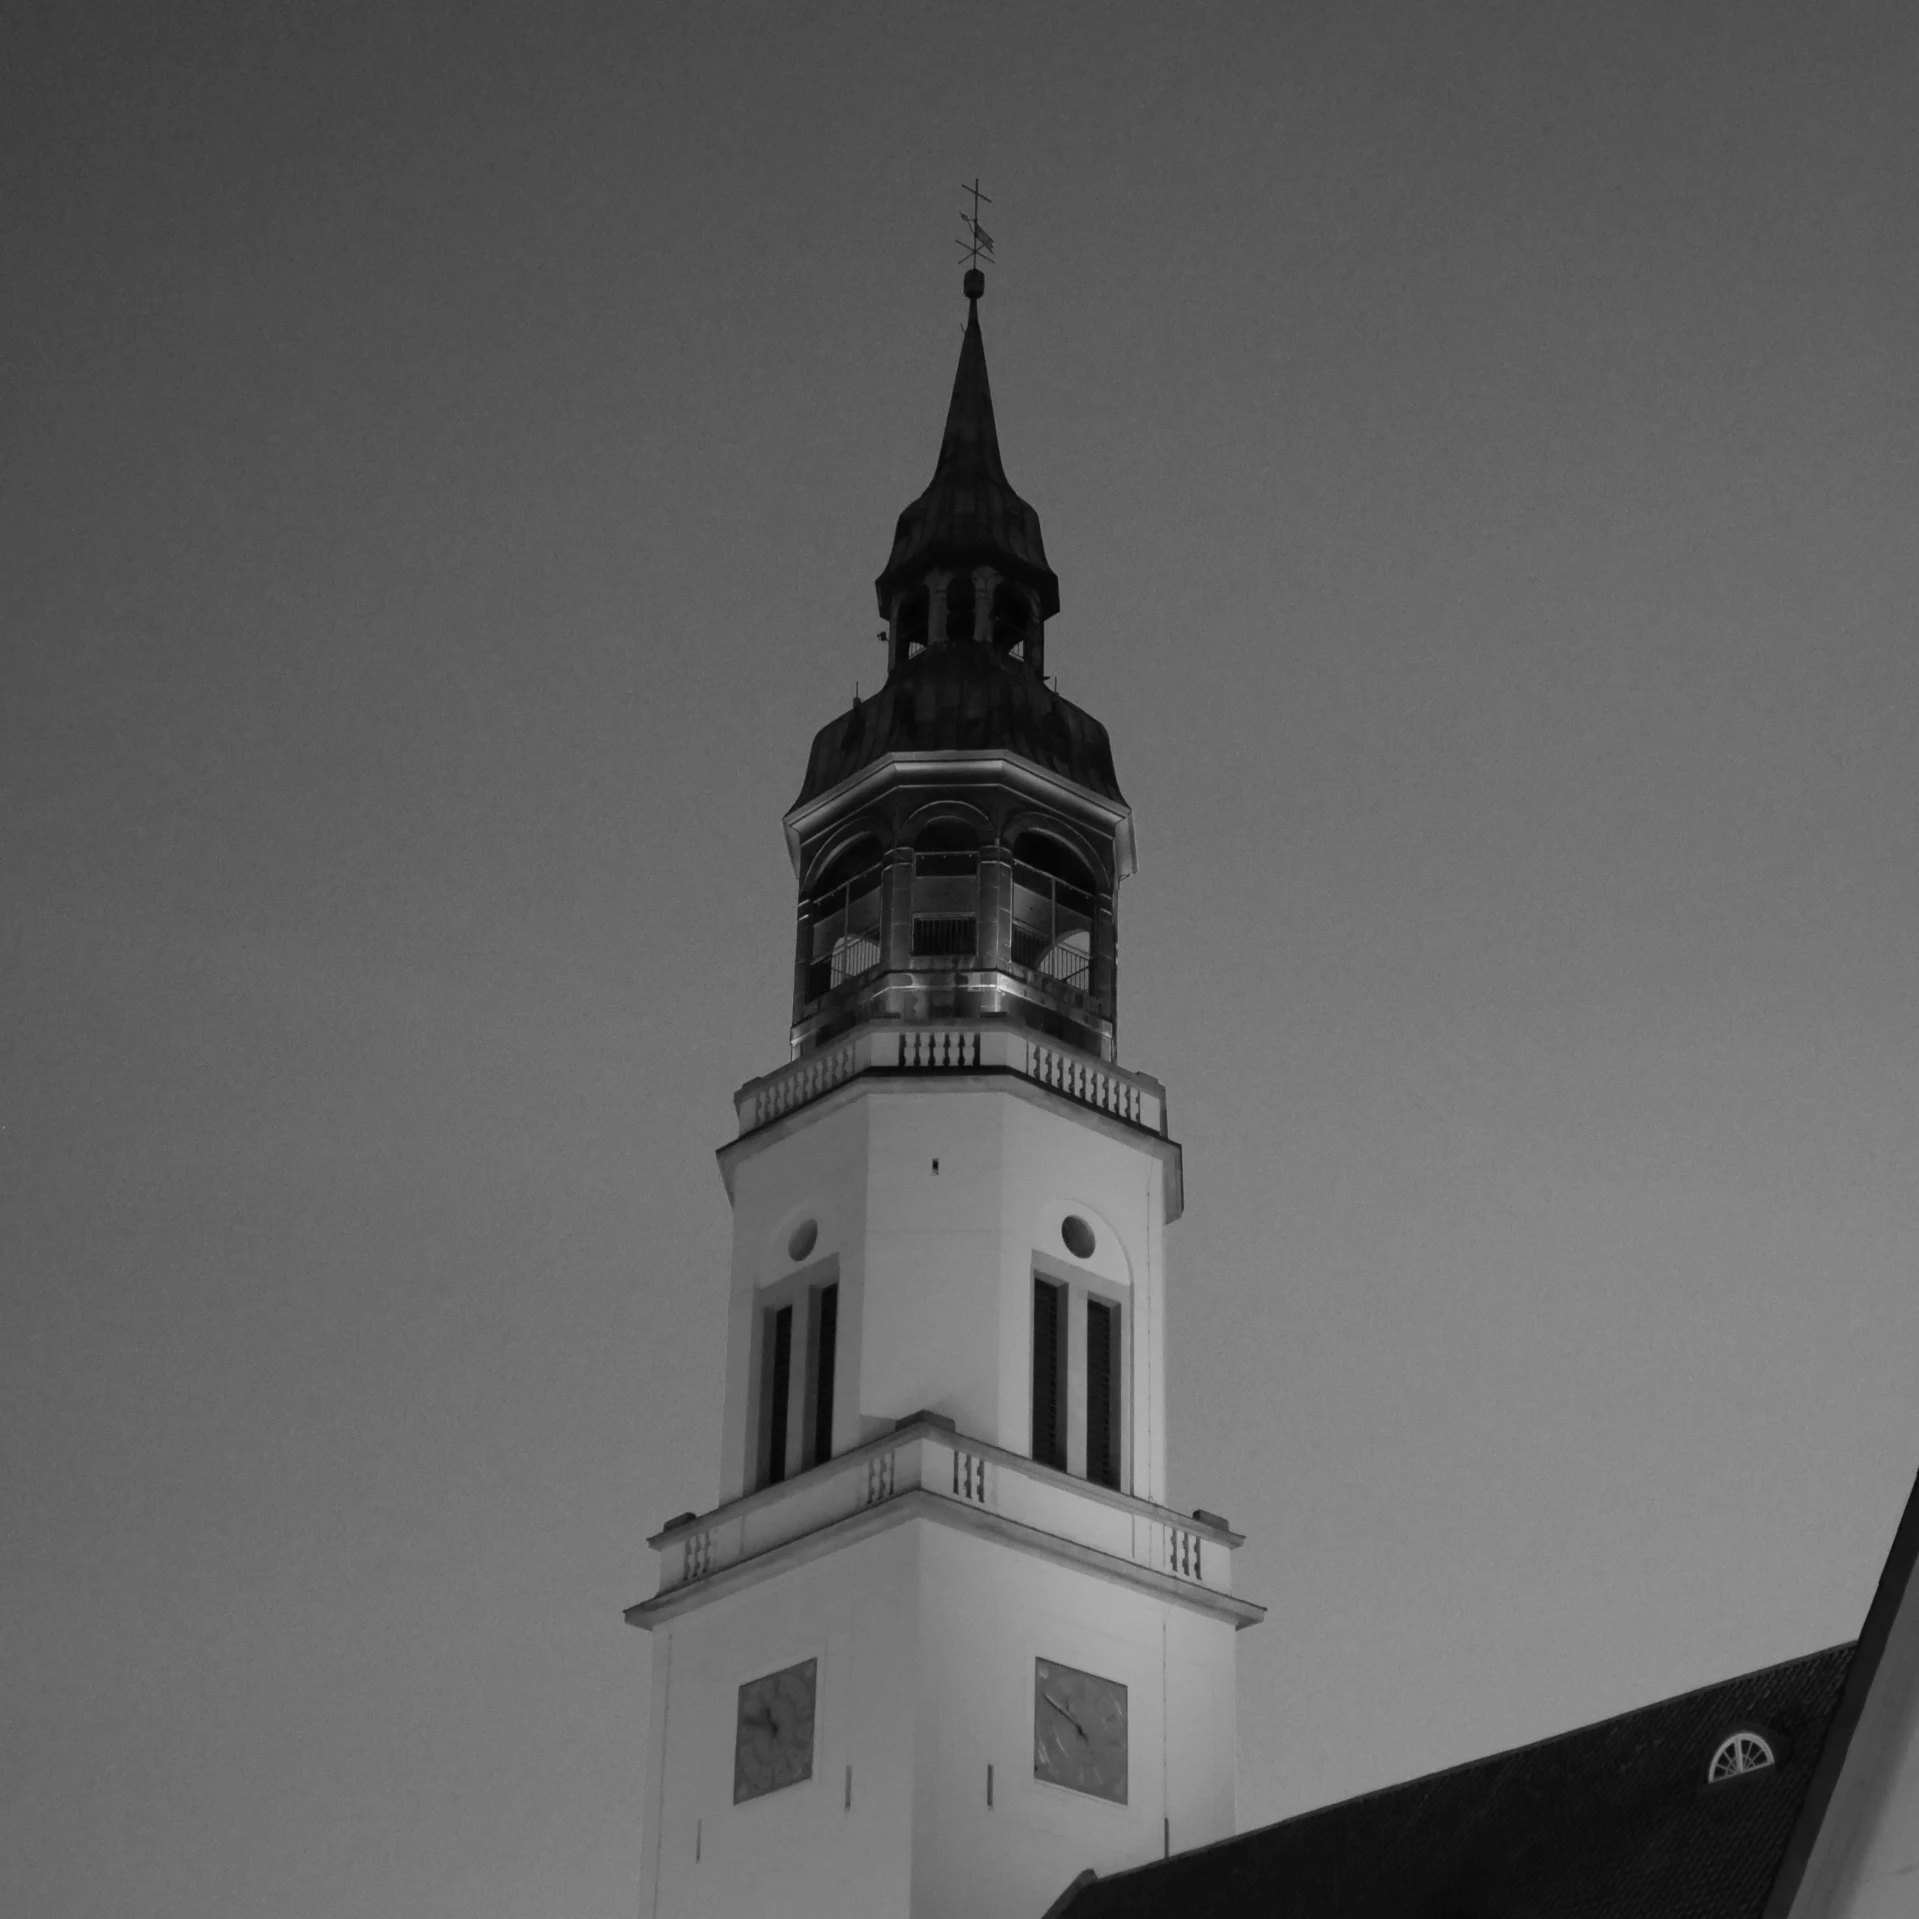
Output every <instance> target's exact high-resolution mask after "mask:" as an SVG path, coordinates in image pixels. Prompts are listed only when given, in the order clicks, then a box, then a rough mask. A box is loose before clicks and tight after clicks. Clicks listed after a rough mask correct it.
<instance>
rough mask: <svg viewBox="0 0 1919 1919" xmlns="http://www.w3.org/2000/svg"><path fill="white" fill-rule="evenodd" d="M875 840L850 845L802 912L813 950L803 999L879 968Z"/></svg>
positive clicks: (878, 864) (880, 866) (878, 865)
mask: <svg viewBox="0 0 1919 1919" xmlns="http://www.w3.org/2000/svg"><path fill="white" fill-rule="evenodd" d="M884 870H885V868H884V865H883V863H882V861H881V858H880V847H879V842H878V841H877V840H861V841H860V842H859V843H858V844H857V845H856V846H852V847H849V848H848V849H847V851H846V852H844V853H842V854H841V855H840V857H839V858H838V859H836V860H835V861H834V862H833V864H832V866H831V867H830V868H829V869H828V871H827V873H826V875H825V878H824V881H823V883H822V884H821V886H820V889H819V891H818V892H816V893H815V894H814V895H813V898H812V900H811V901H810V903H809V905H808V908H807V917H808V919H809V920H810V921H811V922H812V929H813V938H812V952H811V957H810V960H809V963H808V965H807V969H806V997H807V998H808V999H809V1000H815V999H818V998H819V997H820V995H821V994H822V993H830V992H831V991H832V990H833V989H834V987H836V986H844V985H845V984H846V983H847V982H848V981H849V980H856V979H859V978H860V977H861V976H862V975H863V974H866V973H870V972H872V970H873V969H874V968H875V967H876V966H878V965H879V963H880V960H881V957H882V952H881V946H880V880H881V877H882V874H883V873H884Z"/></svg>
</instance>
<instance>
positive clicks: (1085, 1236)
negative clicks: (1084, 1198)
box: [1059, 1213, 1099, 1259]
mask: <svg viewBox="0 0 1919 1919" xmlns="http://www.w3.org/2000/svg"><path fill="white" fill-rule="evenodd" d="M1059 1236H1060V1238H1061V1239H1063V1240H1064V1241H1065V1242H1066V1250H1067V1251H1068V1252H1069V1253H1071V1254H1072V1256H1073V1257H1074V1258H1075V1259H1091V1258H1092V1256H1093V1248H1094V1247H1095V1246H1097V1245H1098V1244H1099V1241H1098V1239H1097V1238H1096V1237H1095V1236H1094V1233H1093V1229H1092V1228H1091V1227H1090V1226H1089V1225H1087V1223H1086V1222H1085V1221H1084V1220H1083V1219H1081V1218H1080V1216H1079V1215H1078V1214H1077V1213H1068V1214H1067V1215H1066V1217H1065V1218H1064V1219H1063V1220H1061V1221H1060V1227H1059Z"/></svg>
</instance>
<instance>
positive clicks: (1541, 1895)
mask: <svg viewBox="0 0 1919 1919" xmlns="http://www.w3.org/2000/svg"><path fill="white" fill-rule="evenodd" d="M1852 1653H1853V1648H1852V1647H1850V1646H1835V1647H1833V1648H1832V1649H1831V1650H1829V1651H1827V1652H1821V1653H1814V1654H1812V1655H1811V1656H1810V1657H1809V1658H1805V1659H1795V1660H1791V1661H1789V1662H1788V1663H1787V1664H1785V1665H1783V1666H1771V1667H1768V1668H1766V1669H1765V1670H1764V1671H1762V1672H1753V1673H1746V1674H1744V1675H1742V1676H1741V1677H1740V1678H1737V1679H1728V1680H1723V1681H1722V1682H1721V1683H1720V1684H1718V1685H1716V1686H1707V1687H1704V1688H1703V1689H1702V1690H1700V1691H1698V1692H1690V1693H1684V1694H1681V1695H1680V1697H1679V1698H1677V1699H1663V1700H1661V1701H1660V1702H1659V1703H1658V1704H1657V1705H1652V1706H1642V1707H1641V1708H1640V1709H1639V1710H1638V1711H1637V1712H1629V1713H1625V1714H1623V1715H1621V1717H1619V1718H1617V1719H1608V1720H1605V1721H1603V1722H1602V1723H1600V1724H1599V1725H1596V1726H1585V1727H1582V1728H1581V1729H1580V1730H1579V1731H1577V1732H1568V1733H1562V1734H1560V1735H1559V1737H1557V1738H1556V1739H1546V1740H1542V1741H1541V1742H1540V1743H1539V1744H1538V1745H1536V1746H1522V1747H1521V1748H1520V1749H1519V1750H1518V1751H1516V1752H1507V1753H1500V1754H1498V1755H1496V1756H1495V1757H1493V1758H1490V1759H1477V1760H1474V1761H1472V1762H1471V1763H1470V1764H1468V1765H1464V1766H1457V1767H1455V1768H1453V1770H1452V1771H1450V1772H1441V1773H1434V1774H1432V1775H1431V1776H1430V1777H1428V1778H1425V1779H1415V1780H1412V1781H1411V1782H1409V1783H1408V1784H1406V1785H1403V1786H1391V1787H1388V1788H1387V1789H1386V1790H1385V1791H1384V1792H1375V1793H1369V1794H1368V1795H1367V1796H1366V1797H1365V1798H1363V1799H1348V1800H1346V1801H1344V1802H1343V1803H1342V1804H1339V1805H1336V1806H1325V1807H1322V1808H1321V1809H1320V1810H1319V1811H1317V1812H1309V1813H1304V1814H1302V1815H1301V1816H1300V1817H1299V1818H1297V1819H1287V1820H1284V1821H1282V1822H1281V1823H1280V1824H1279V1825H1276V1826H1266V1827H1263V1828H1262V1829H1261V1830H1259V1831H1257V1832H1247V1833H1241V1834H1239V1835H1238V1836H1237V1837H1235V1838H1232V1839H1223V1840H1221V1841H1220V1842H1219V1843H1218V1844H1217V1845H1212V1846H1204V1847H1201V1848H1200V1849H1199V1850H1197V1851H1195V1852H1189V1853H1183V1854H1180V1855H1177V1856H1175V1857H1174V1858H1171V1859H1166V1860H1161V1861H1158V1862H1156V1863H1155V1864H1152V1865H1149V1866H1140V1867H1136V1868H1135V1869H1134V1870H1132V1871H1130V1872H1120V1873H1115V1874H1113V1875H1112V1877H1111V1878H1108V1879H1089V1880H1088V1881H1087V1882H1086V1883H1085V1884H1084V1885H1083V1886H1081V1887H1080V1888H1079V1889H1078V1890H1076V1891H1075V1892H1073V1893H1072V1894H1071V1896H1069V1897H1067V1898H1065V1899H1063V1900H1062V1901H1060V1902H1059V1903H1058V1904H1057V1905H1056V1906H1055V1908H1054V1911H1055V1913H1056V1914H1057V1915H1058V1916H1059V1919H1174V1915H1177V1919H1229V1916H1230V1919H1242V1915H1254V1914H1257V1915H1259V1916H1260V1919H1268V1916H1269V1915H1271V1916H1272V1919H1292V1916H1293V1915H1298V1919H1540V1916H1541V1915H1546V1914H1550V1915H1551V1919H1755V1915H1757V1914H1758V1913H1759V1911H1760V1909H1761V1907H1762V1906H1764V1904H1765V1902H1766V1895H1767V1892H1768V1891H1769V1889H1770V1888H1771V1885H1772V1882H1773V1877H1774V1875H1775V1874H1776V1873H1777V1871H1778V1870H1779V1863H1780V1859H1781V1857H1782V1855H1783V1854H1784V1852H1785V1848H1786V1842H1787V1839H1788V1838H1789V1837H1790V1835H1791V1833H1792V1829H1793V1822H1794V1820H1795V1818H1796V1817H1797V1815H1798V1811H1799V1807H1800V1803H1801V1801H1802V1800H1803V1799H1804V1798H1805V1796H1806V1789H1807V1786H1808V1784H1809V1782H1810V1781H1811V1778H1812V1774H1813V1768H1814V1766H1815V1765H1816V1764H1817V1762H1818V1759H1819V1754H1820V1750H1821V1748H1822V1746H1823V1745H1824V1743H1825V1738H1826V1729H1827V1726H1828V1725H1829V1724H1830V1722H1831V1720H1832V1716H1833V1712H1834V1709H1835V1707H1836V1706H1837V1705H1838V1703H1839V1694H1840V1688H1841V1686H1842V1685H1843V1684H1844V1681H1845V1677H1846V1669H1847V1666H1848V1664H1849V1663H1850V1661H1851V1658H1852ZM1739 1726H1759V1727H1762V1728H1767V1729H1770V1730H1771V1731H1772V1732H1773V1733H1775V1734H1778V1735H1782V1736H1783V1738H1782V1743H1783V1745H1784V1748H1785V1750H1784V1754H1783V1757H1782V1758H1781V1760H1780V1763H1779V1764H1778V1765H1776V1766H1771V1767H1768V1768H1766V1769H1765V1770H1764V1771H1761V1772H1753V1773H1747V1774H1745V1775H1744V1776H1743V1777H1740V1778H1736V1779H1729V1780H1726V1781H1724V1782H1723V1783H1721V1784H1719V1785H1715V1786H1708V1785H1707V1784H1706V1783H1705V1780H1706V1767H1707V1765H1708V1763H1709V1761H1710V1760H1711V1758H1712V1755H1713V1752H1714V1750H1715V1748H1716V1747H1717V1746H1718V1744H1719V1741H1720V1740H1721V1739H1722V1738H1723V1737H1724V1736H1725V1735H1726V1734H1727V1733H1728V1732H1731V1731H1732V1730H1734V1729H1735V1728H1736V1727H1739Z"/></svg>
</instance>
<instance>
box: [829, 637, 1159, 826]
mask: <svg viewBox="0 0 1919 1919" xmlns="http://www.w3.org/2000/svg"><path fill="white" fill-rule="evenodd" d="M941 751H949V752H950V751H960V752H981V753H983V752H1002V753H1017V754H1018V755H1019V756H1020V758H1022V759H1026V760H1031V761H1032V762H1033V763H1034V764H1035V765H1036V766H1042V767H1044V768H1045V769H1046V770H1047V771H1048V772H1049V773H1057V774H1059V776H1060V777H1061V778H1062V779H1068V780H1071V781H1072V782H1073V784H1074V785H1075V786H1083V787H1085V788H1086V789H1087V791H1089V792H1092V793H1097V794H1098V795H1099V796H1100V798H1102V799H1106V800H1111V801H1112V802H1113V803H1114V804H1115V805H1118V806H1124V805H1125V804H1126V801H1125V799H1124V797H1123V796H1122V795H1121V793H1120V790H1119V780H1118V778H1117V776H1116V775H1115V774H1114V772H1113V749H1112V745H1111V743H1110V742H1109V741H1108V739H1107V737H1106V729H1105V727H1103V726H1102V725H1100V723H1099V721H1097V720H1096V719H1094V718H1093V716H1092V715H1091V714H1090V713H1087V712H1083V711H1082V710H1081V709H1080V708H1079V707H1077V706H1075V705H1074V704H1073V703H1072V701H1071V700H1067V699H1062V698H1061V697H1060V696H1059V694H1057V693H1055V692H1054V691H1053V689H1052V688H1051V687H1049V686H1048V685H1047V684H1046V683H1045V681H1044V680H1042V679H1040V678H1039V676H1038V675H1037V674H1035V673H1034V672H1032V670H1031V669H1030V668H1028V667H1026V666H1024V665H1021V664H1019V663H1018V662H1016V661H1013V660H1010V659H1008V658H1007V657H1006V655H1005V654H1003V653H1000V652H998V651H997V650H996V649H994V648H993V647H990V646H974V645H971V644H965V645H959V646H932V647H928V648H927V649H926V650H925V651H924V652H922V653H916V654H915V655H914V656H913V657H912V658H911V659H910V660H908V661H907V662H906V664H905V665H904V666H902V667H901V668H900V669H899V671H898V672H896V673H895V674H893V676H892V677H891V678H890V679H889V680H888V681H887V682H886V684H885V685H884V686H883V687H881V688H880V690H879V691H878V692H877V693H875V694H874V695H873V696H872V697H871V698H870V699H865V700H861V701H860V703H859V704H858V705H857V706H855V707H854V708H853V709H852V710H851V711H850V712H847V713H843V714H841V715H840V717H839V718H838V719H836V720H829V721H828V722H827V724H826V725H824V726H823V727H821V728H820V730H819V731H818V732H817V733H816V734H814V736H813V751H812V753H811V755H810V756H809V757H808V759H807V762H806V783H805V785H804V786H802V787H801V788H800V796H799V798H798V799H797V800H796V801H795V802H794V804H795V805H797V806H804V805H805V804H806V803H807V802H808V801H809V800H813V799H817V798H818V797H819V796H820V794H822V793H824V792H827V791H828V790H830V789H831V788H833V787H835V786H837V785H839V783H840V782H841V781H842V780H843V779H845V778H847V777H848V776H849V775H850V774H853V773H857V772H858V771H859V770H860V768H861V767H863V766H871V765H872V764H873V762H874V761H875V760H879V759H884V758H885V757H886V755H887V754H889V753H937V752H941Z"/></svg>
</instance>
